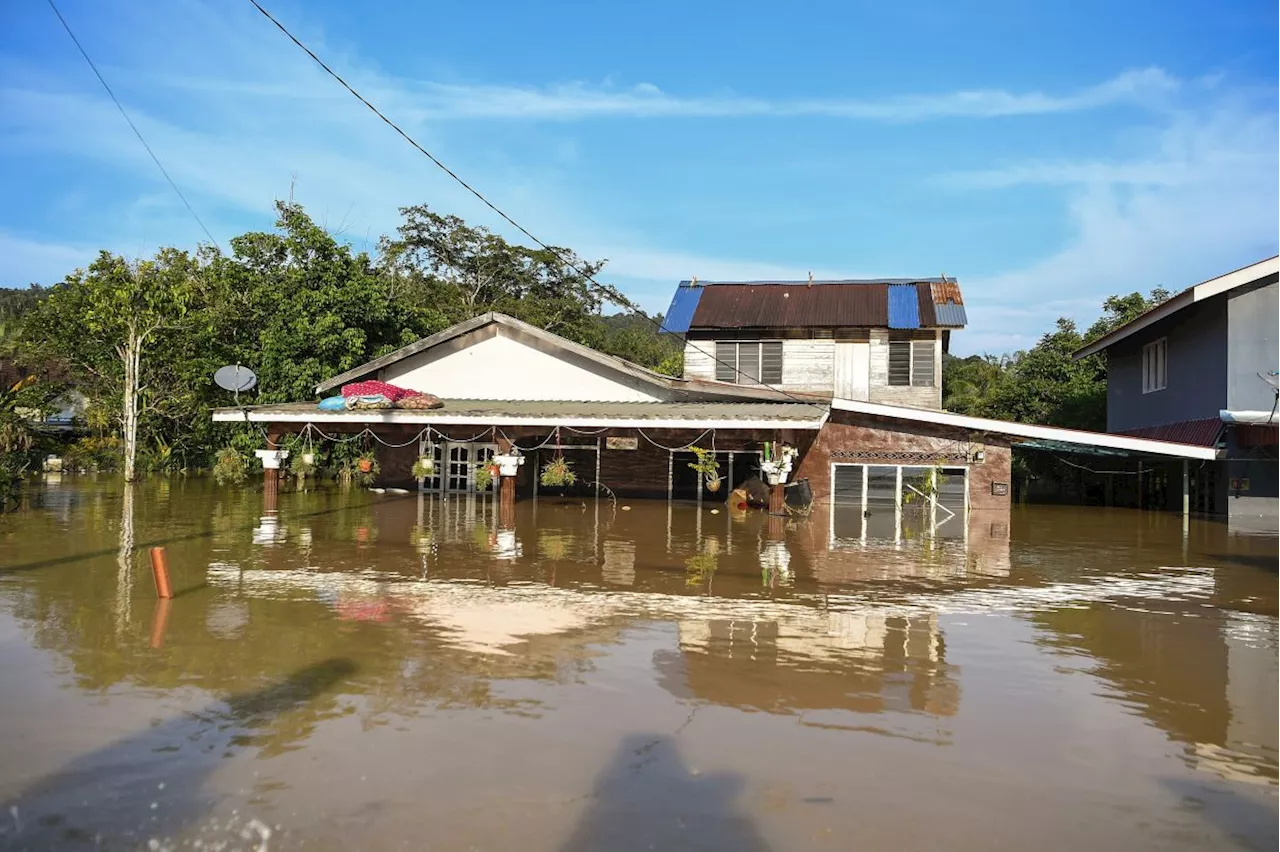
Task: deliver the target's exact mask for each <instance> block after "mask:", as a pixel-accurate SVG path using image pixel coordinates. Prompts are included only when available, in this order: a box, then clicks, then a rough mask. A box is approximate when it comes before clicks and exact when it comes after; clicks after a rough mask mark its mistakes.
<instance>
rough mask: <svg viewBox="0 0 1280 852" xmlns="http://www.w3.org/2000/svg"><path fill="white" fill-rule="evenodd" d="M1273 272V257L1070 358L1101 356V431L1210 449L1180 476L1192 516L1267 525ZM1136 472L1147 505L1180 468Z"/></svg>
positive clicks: (1271, 474) (1272, 520)
mask: <svg viewBox="0 0 1280 852" xmlns="http://www.w3.org/2000/svg"><path fill="white" fill-rule="evenodd" d="M1278 271H1280V262H1278V260H1277V258H1275V257H1272V258H1269V259H1268V260H1264V261H1260V262H1259V263H1255V264H1253V265H1251V266H1246V267H1244V268H1243V269H1237V270H1235V271H1233V272H1228V273H1227V274H1225V275H1221V276H1219V277H1217V278H1213V279H1210V280H1208V281H1204V282H1202V283H1200V284H1196V285H1194V286H1192V287H1189V288H1187V289H1186V290H1183V291H1182V292H1181V293H1178V294H1177V295H1176V296H1174V297H1173V298H1171V299H1169V300H1168V301H1166V302H1164V303H1163V304H1161V305H1159V306H1158V307H1156V308H1153V309H1152V310H1150V311H1148V312H1147V313H1145V314H1143V315H1142V316H1140V317H1138V318H1137V319H1135V320H1133V321H1132V322H1129V323H1128V324H1126V325H1124V326H1121V327H1120V328H1118V329H1116V330H1115V331H1113V332H1111V333H1110V334H1108V335H1106V336H1105V337H1102V338H1099V339H1098V340H1096V341H1094V342H1093V343H1091V344H1089V345H1088V346H1086V347H1084V348H1082V349H1081V350H1080V351H1079V352H1077V353H1075V357H1076V358H1084V357H1087V356H1089V355H1092V354H1094V353H1097V352H1105V353H1106V358H1107V431H1108V432H1116V433H1120V434H1126V435H1133V436H1136V437H1144V438H1155V439H1158V440H1166V441H1179V442H1182V443H1193V444H1200V445H1203V446H1216V447H1217V448H1218V450H1219V453H1218V455H1219V460H1218V461H1216V462H1208V463H1205V464H1204V465H1202V466H1198V467H1195V468H1194V469H1193V470H1191V471H1190V472H1189V475H1190V478H1191V502H1192V509H1193V510H1198V511H1202V512H1205V513H1208V514H1216V515H1226V516H1228V517H1230V518H1231V519H1232V520H1233V521H1234V522H1238V523H1240V524H1243V525H1252V524H1256V525H1258V526H1260V527H1262V528H1268V527H1270V528H1273V529H1274V528H1275V526H1276V520H1277V505H1278V500H1277V476H1276V471H1277V460H1276V459H1277V454H1276V422H1277V417H1276V405H1277V368H1278V366H1280V358H1278V357H1277V347H1278V346H1280V335H1278V334H1277V315H1278V314H1280V304H1278V303H1277V272H1278ZM1145 474H1146V477H1147V481H1146V483H1145V486H1144V490H1145V493H1146V494H1147V495H1148V496H1149V500H1150V503H1152V504H1157V505H1158V504H1159V503H1161V502H1162V501H1164V500H1169V501H1172V500H1173V499H1174V498H1173V496H1172V495H1174V494H1180V490H1179V489H1178V488H1173V487H1162V485H1161V483H1165V484H1167V483H1169V482H1171V480H1172V479H1173V478H1174V477H1176V476H1180V475H1181V474H1180V472H1179V471H1176V470H1165V469H1163V468H1162V467H1160V466H1155V467H1152V468H1148V470H1147V471H1145ZM1166 495H1169V496H1167V497H1166ZM1170 508H1173V506H1170Z"/></svg>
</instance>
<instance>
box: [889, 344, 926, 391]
mask: <svg viewBox="0 0 1280 852" xmlns="http://www.w3.org/2000/svg"><path fill="white" fill-rule="evenodd" d="M937 343H938V341H937V338H936V337H929V338H921V337H917V336H915V335H913V334H912V333H911V332H909V331H891V332H889V384H890V385H891V386H894V387H908V386H910V387H916V388H931V387H933V386H934V385H936V384H937V370H936V369H934V355H935V353H936V351H937Z"/></svg>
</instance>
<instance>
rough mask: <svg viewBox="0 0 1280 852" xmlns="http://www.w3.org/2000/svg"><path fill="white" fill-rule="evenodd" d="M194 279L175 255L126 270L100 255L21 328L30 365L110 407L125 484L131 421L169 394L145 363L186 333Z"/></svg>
mask: <svg viewBox="0 0 1280 852" xmlns="http://www.w3.org/2000/svg"><path fill="white" fill-rule="evenodd" d="M198 271H199V269H198V262H197V261H196V260H195V259H194V258H192V256H191V255H190V254H188V253H187V252H185V251H180V250H178V249H172V248H166V249H161V250H160V251H159V252H158V253H157V254H156V256H155V257H154V258H152V259H149V260H140V261H137V262H133V263H131V262H129V261H126V260H125V259H124V258H123V257H120V256H118V255H113V254H111V253H110V252H106V251H104V252H102V253H100V254H99V255H98V258H97V259H96V260H95V261H94V262H93V263H91V264H90V265H89V268H88V269H87V270H77V271H76V272H74V273H72V274H71V275H70V276H68V277H67V279H66V280H65V281H64V282H63V283H62V284H60V285H58V286H57V287H55V288H54V289H53V290H52V292H51V293H50V294H49V296H48V298H47V299H45V300H44V301H43V302H42V303H40V305H39V306H38V307H37V308H36V309H35V310H33V311H32V312H31V313H30V314H29V315H28V316H27V318H26V321H25V322H24V336H25V338H26V340H27V341H28V342H29V343H30V344H31V345H32V347H33V348H34V354H35V356H36V357H50V358H57V359H60V360H63V361H65V362H66V363H68V364H69V365H71V367H72V369H73V370H74V372H75V378H76V381H77V384H79V385H80V386H81V387H84V388H88V389H90V391H91V393H92V394H93V395H94V396H95V397H97V398H99V399H106V400H111V401H112V403H113V407H114V408H115V410H116V412H117V415H116V416H117V418H118V420H119V423H120V431H121V438H122V440H123V443H124V476H125V479H126V480H128V481H132V480H133V479H135V478H136V460H137V453H138V424H139V421H140V419H141V418H143V417H145V416H147V414H148V413H149V412H151V411H153V410H155V409H156V408H157V407H158V406H159V405H160V404H162V403H163V401H164V400H165V397H166V394H167V392H169V391H170V390H172V387H171V386H167V384H166V383H165V382H163V381H161V380H160V373H161V372H162V371H161V370H159V369H157V364H156V361H157V359H153V358H151V357H150V356H151V353H152V352H153V351H154V350H155V349H156V348H158V343H159V341H160V340H161V339H162V338H164V337H166V336H168V335H172V334H173V333H174V332H178V331H180V330H183V329H184V328H185V327H186V325H187V322H188V311H189V309H190V308H191V307H192V305H193V302H195V301H197V290H198V275H197V273H198ZM168 357H169V355H168V354H167V353H166V355H165V358H168ZM158 360H159V363H160V365H163V364H164V358H162V359H158Z"/></svg>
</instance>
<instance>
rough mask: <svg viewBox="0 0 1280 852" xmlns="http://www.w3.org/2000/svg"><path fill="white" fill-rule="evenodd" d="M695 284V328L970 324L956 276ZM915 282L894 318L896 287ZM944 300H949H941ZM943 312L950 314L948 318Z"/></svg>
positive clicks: (878, 326)
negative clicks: (892, 296) (911, 294)
mask: <svg viewBox="0 0 1280 852" xmlns="http://www.w3.org/2000/svg"><path fill="white" fill-rule="evenodd" d="M682 286H687V285H682ZM694 286H696V287H697V288H698V289H699V290H701V295H700V296H699V298H698V301H697V307H696V309H695V310H694V312H693V316H692V319H691V320H690V321H689V327H690V328H695V329H713V328H851V327H852V328H889V327H891V326H892V327H894V328H935V327H947V328H953V327H961V326H963V325H964V324H965V321H964V319H965V318H964V308H963V306H960V307H959V316H956V313H955V308H956V306H957V304H958V303H959V300H960V288H959V285H958V284H956V282H955V281H953V280H951V279H947V280H946V281H943V280H942V279H880V280H877V281H814V282H812V283H810V282H808V281H778V282H749V283H748V282H741V283H734V282H715V283H703V282H698V283H697V284H696V285H694ZM912 286H914V288H915V291H916V292H915V295H914V298H912V299H910V304H908V303H907V301H906V300H902V299H900V300H899V302H895V303H894V304H895V306H896V307H897V309H896V310H894V311H893V312H892V313H893V316H892V317H891V316H890V314H891V311H890V305H889V302H890V299H889V293H890V290H891V289H893V291H894V292H895V293H900V292H901V291H902V290H903V289H905V288H909V287H912ZM907 292H910V290H907ZM939 298H941V299H943V300H944V302H945V303H943V304H939V302H938V299H939ZM940 310H942V311H945V312H946V314H947V315H946V317H945V319H944V318H943V317H942V316H941V315H940V313H939V311H940ZM956 320H959V321H958V322H956Z"/></svg>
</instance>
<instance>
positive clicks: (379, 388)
mask: <svg viewBox="0 0 1280 852" xmlns="http://www.w3.org/2000/svg"><path fill="white" fill-rule="evenodd" d="M342 395H343V396H346V397H352V396H385V397H386V398H387V399H389V400H391V401H392V402H395V401H396V400H400V399H406V398H408V397H411V396H417V395H418V391H416V390H409V389H408V388H401V387H396V386H395V385H390V384H387V383H386V382H379V381H376V380H374V379H370V380H369V381H367V382H353V383H352V384H349V385H343V386H342Z"/></svg>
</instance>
